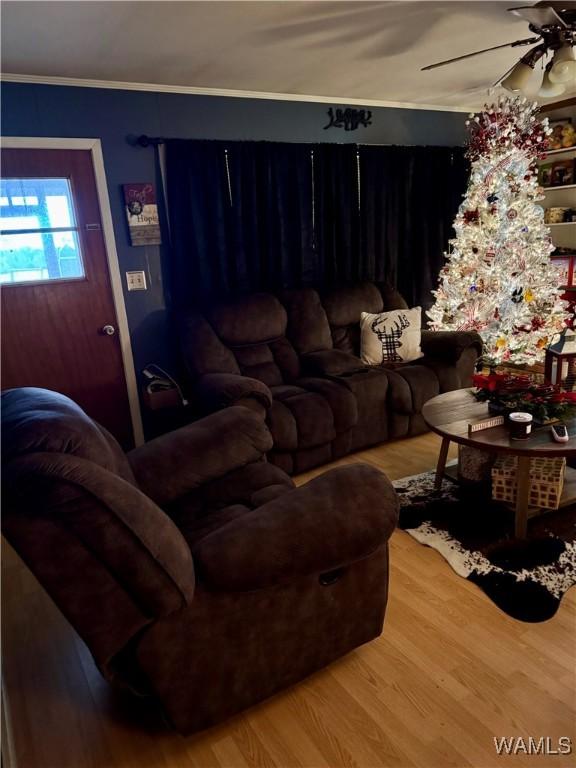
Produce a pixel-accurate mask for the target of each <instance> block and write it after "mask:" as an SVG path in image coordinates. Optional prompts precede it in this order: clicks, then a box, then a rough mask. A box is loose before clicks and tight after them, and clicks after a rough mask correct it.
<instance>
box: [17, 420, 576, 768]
mask: <svg viewBox="0 0 576 768" xmlns="http://www.w3.org/2000/svg"><path fill="white" fill-rule="evenodd" d="M438 450H439V440H438V438H436V437H435V436H434V435H431V434H429V435H423V436H421V437H417V438H412V439H410V440H405V441H401V442H397V443H391V444H388V445H384V446H380V447H378V448H373V449H370V450H367V451H363V452H361V453H358V454H356V455H354V456H350V457H347V458H346V459H343V460H341V461H339V462H337V463H336V464H338V465H341V464H348V463H353V462H359V461H365V462H368V463H370V464H373V465H374V466H376V467H378V468H379V469H382V470H383V471H385V472H386V473H387V474H388V475H389V477H391V478H397V477H403V476H405V475H408V474H414V473H417V472H421V471H424V470H427V469H430V468H432V467H433V466H434V464H435V461H436V456H437V453H438ZM327 468H328V467H322V468H320V469H317V470H314V471H312V472H309V473H307V474H306V475H305V476H301V477H300V478H298V482H305V481H306V480H308V479H310V478H311V477H313V476H315V475H318V474H320V473H322V472H325V471H326V469H327ZM2 597H3V616H2V618H3V622H2V631H3V656H4V686H5V689H4V691H5V699H6V702H7V708H6V710H5V723H4V724H3V731H4V733H3V735H4V739H3V742H4V743H3V751H4V768H136V767H137V768H184V767H186V768H188V767H189V766H190V767H196V768H253V767H255V766H257V767H258V768H260V767H262V768H292V767H294V768H300V767H301V768H311V767H312V766H314V767H315V768H316V767H320V766H326V767H327V768H328V767H329V768H337V767H339V766H346V768H376V767H380V766H381V767H382V768H397V767H400V766H406V768H408V767H409V766H419V767H421V768H444V767H446V768H448V766H454V767H455V768H464V767H465V766H473V767H474V768H498V766H551V767H552V768H564V766H569V765H573V764H574V763H573V761H574V756H573V755H572V756H562V755H556V756H550V755H548V756H546V755H523V754H519V755H516V756H514V755H510V756H506V755H503V756H498V755H497V754H496V751H495V747H494V741H493V739H494V737H502V736H508V737H510V736H523V737H524V738H526V739H527V738H528V737H529V736H532V737H534V738H536V739H538V738H539V737H541V736H544V737H550V738H551V740H552V741H551V744H552V746H555V745H556V742H557V739H558V738H559V737H560V736H568V737H570V738H571V739H572V744H573V745H574V748H576V729H575V722H576V720H575V714H576V701H575V689H576V686H575V682H576V679H575V669H576V663H575V662H576V648H575V643H574V638H575V629H576V590H575V589H573V590H571V591H570V592H569V593H568V594H567V595H566V596H565V597H564V600H563V603H562V605H561V606H560V609H559V611H558V613H557V615H556V616H555V617H554V618H553V619H551V620H550V621H547V622H544V623H542V624H524V623H520V622H517V621H514V620H513V619H511V618H509V617H507V616H506V615H504V614H503V613H501V612H500V611H499V610H498V609H497V608H496V607H495V606H494V605H493V604H492V603H491V602H490V601H489V600H488V599H487V598H486V597H485V596H484V595H483V593H482V592H480V591H479V590H478V589H477V588H476V587H475V586H474V585H472V584H470V583H469V582H467V581H465V580H464V579H461V578H459V577H458V576H457V575H456V574H455V573H454V572H453V571H452V570H451V568H450V567H449V566H448V565H447V564H446V562H445V561H444V560H443V559H442V558H441V557H440V555H438V553H436V552H435V551H433V550H431V549H428V548H426V547H423V546H421V545H419V544H417V543H416V542H415V541H414V540H413V539H412V538H411V537H410V536H408V535H407V534H405V533H403V532H401V531H398V532H396V533H395V534H394V535H393V537H392V540H391V577H390V600H389V605H388V612H387V615H386V622H385V626H384V633H383V635H382V636H381V637H380V638H379V639H378V640H375V641H374V642H372V643H369V644H368V645H366V646H363V647H362V648H359V649H357V650H356V651H355V652H353V653H351V654H349V655H348V656H347V657H345V658H344V659H341V660H339V661H338V662H336V663H334V664H332V665H331V666H330V667H329V668H328V669H325V670H323V671H321V672H318V673H317V674H315V675H313V676H312V677H310V678H309V679H308V680H306V681H304V682H303V683H301V684H300V685H297V686H295V687H293V688H291V689H289V690H287V691H285V692H283V693H281V694H280V695H278V696H276V697H274V698H273V699H271V700H269V701H267V702H264V703H263V704H260V705H259V706H257V707H254V708H253V709H251V710H250V711H249V712H246V713H245V714H243V715H240V716H238V717H236V718H234V719H233V720H231V721H229V722H228V723H225V724H223V725H221V726H218V727H216V728H213V729H211V730H210V731H207V732H204V733H202V734H199V735H196V736H192V737H188V738H183V737H181V736H179V735H178V734H176V733H174V732H172V731H171V730H169V729H168V728H167V727H165V726H164V725H163V723H162V722H161V721H160V719H159V718H158V715H157V712H156V711H155V710H153V709H152V708H151V707H150V705H149V704H148V703H147V702H146V701H141V700H136V701H134V700H133V699H131V698H128V697H126V696H125V695H122V694H120V693H117V692H115V691H112V690H111V689H110V687H109V686H108V685H107V684H106V683H105V682H104V681H103V680H102V679H101V677H100V675H99V673H98V672H97V670H96V669H95V667H94V664H93V662H92V659H91V657H90V655H89V653H88V651H87V650H86V648H85V647H84V645H83V644H82V642H81V641H80V640H79V639H78V638H77V637H76V635H75V633H74V632H73V631H72V629H71V628H70V627H69V625H68V624H67V622H66V621H65V620H64V619H63V618H62V616H61V615H60V614H59V612H58V611H57V609H56V608H55V607H54V606H53V605H52V603H51V601H50V600H49V599H48V597H47V596H46V595H45V593H44V592H43V590H42V589H41V587H40V586H39V585H38V583H37V582H36V580H35V579H34V577H33V576H32V575H31V574H30V572H29V571H28V570H27V568H26V567H25V566H24V565H23V564H22V562H21V561H20V560H19V558H18V557H17V556H16V555H15V553H14V552H13V551H12V550H11V548H10V547H9V546H8V545H7V544H5V543H4V557H3V590H2ZM6 731H8V732H9V735H10V737H11V738H7V737H6V733H5V732H6Z"/></svg>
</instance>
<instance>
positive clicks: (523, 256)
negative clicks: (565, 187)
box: [428, 98, 567, 365]
mask: <svg viewBox="0 0 576 768" xmlns="http://www.w3.org/2000/svg"><path fill="white" fill-rule="evenodd" d="M536 113H537V105H536V104H530V103H527V102H526V99H523V98H513V99H510V98H505V99H501V100H500V101H499V102H498V103H497V104H493V105H492V106H486V107H485V108H484V111H482V112H480V113H479V114H477V115H470V118H471V119H470V120H468V121H466V125H467V126H468V130H469V133H470V138H469V143H468V153H467V156H468V158H469V159H470V161H471V165H472V168H471V174H470V181H469V184H468V189H467V191H466V194H465V196H464V200H463V202H462V204H461V206H460V209H459V211H458V214H457V216H456V221H455V222H454V229H455V231H456V237H455V238H454V239H452V240H450V247H449V253H448V254H446V257H447V260H446V264H445V265H444V267H443V268H442V270H441V272H440V280H439V286H438V289H437V290H436V291H433V294H434V296H435V298H436V302H435V304H434V306H433V307H432V308H431V309H430V310H429V312H428V317H429V318H430V321H429V326H430V328H432V329H433V330H466V331H467V330H474V331H478V333H479V334H480V335H481V336H482V339H483V341H484V349H485V360H486V362H487V363H488V364H490V365H496V364H498V363H501V362H506V361H510V362H514V363H528V364H532V363H535V362H537V361H539V360H541V359H542V357H543V355H544V350H545V348H546V346H547V345H548V344H549V343H550V342H551V341H552V339H553V337H554V336H555V335H556V334H557V333H558V332H559V331H561V330H562V329H563V328H564V326H565V320H566V319H567V312H566V309H565V307H566V306H567V305H566V302H564V301H562V300H561V299H560V294H561V290H560V288H559V273H558V271H557V270H556V269H555V268H554V266H553V265H552V262H551V260H550V252H551V251H552V250H553V249H554V246H553V245H552V241H551V238H550V230H549V229H548V227H547V226H546V225H545V224H544V212H543V209H542V208H541V207H540V206H539V205H538V204H537V201H538V200H541V199H542V189H541V188H540V187H539V186H538V168H537V164H536V160H537V159H538V158H542V157H544V156H545V153H546V147H547V137H548V135H549V134H550V133H551V131H550V129H549V128H548V120H547V119H544V120H538V119H537V118H536Z"/></svg>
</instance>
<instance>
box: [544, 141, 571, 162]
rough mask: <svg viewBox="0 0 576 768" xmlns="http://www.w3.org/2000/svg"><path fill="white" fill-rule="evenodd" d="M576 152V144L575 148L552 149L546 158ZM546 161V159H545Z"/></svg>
mask: <svg viewBox="0 0 576 768" xmlns="http://www.w3.org/2000/svg"><path fill="white" fill-rule="evenodd" d="M574 150H576V144H575V145H574V146H573V147H562V149H550V150H548V152H546V157H548V155H562V154H564V152H574ZM544 160H546V158H544Z"/></svg>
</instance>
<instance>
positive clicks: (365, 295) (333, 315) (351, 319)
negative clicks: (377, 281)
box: [322, 283, 384, 328]
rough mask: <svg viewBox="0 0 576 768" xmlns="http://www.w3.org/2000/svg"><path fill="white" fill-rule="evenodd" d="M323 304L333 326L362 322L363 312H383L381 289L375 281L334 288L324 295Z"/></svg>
mask: <svg viewBox="0 0 576 768" xmlns="http://www.w3.org/2000/svg"><path fill="white" fill-rule="evenodd" d="M322 304H323V305H324V309H325V310H326V316H327V317H328V322H329V323H330V325H331V326H336V327H340V328H341V327H342V326H345V325H351V324H352V323H359V322H360V314H361V313H362V312H382V310H383V309H384V304H383V302H382V296H381V294H380V291H379V290H378V288H377V287H376V286H375V285H374V284H373V283H358V284H356V285H349V286H343V287H337V288H332V289H330V290H329V291H326V293H324V294H323V296H322Z"/></svg>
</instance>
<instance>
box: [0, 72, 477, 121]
mask: <svg viewBox="0 0 576 768" xmlns="http://www.w3.org/2000/svg"><path fill="white" fill-rule="evenodd" d="M0 80H2V81H4V82H7V83H33V84H35V85H61V86H67V87H73V88H108V89H112V90H119V91H152V92H154V93H180V94H188V95H191V96H225V97H227V98H233V99H268V100H270V101H304V102H316V103H319V104H343V105H348V104H353V105H358V106H362V107H389V108H392V109H420V110H426V111H432V112H470V107H469V106H468V107H464V106H459V107H445V106H439V105H438V104H416V103H414V102H410V101H386V100H384V99H355V98H348V97H346V98H341V97H334V96H312V95H308V94H300V93H267V92H265V91H241V90H234V89H231V88H201V87H198V86H192V85H190V86H187V85H160V84H157V83H130V82H120V81H117V80H89V79H82V78H77V77H56V76H54V77H52V76H47V75H18V74H15V73H9V72H3V73H2V75H1V76H0Z"/></svg>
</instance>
